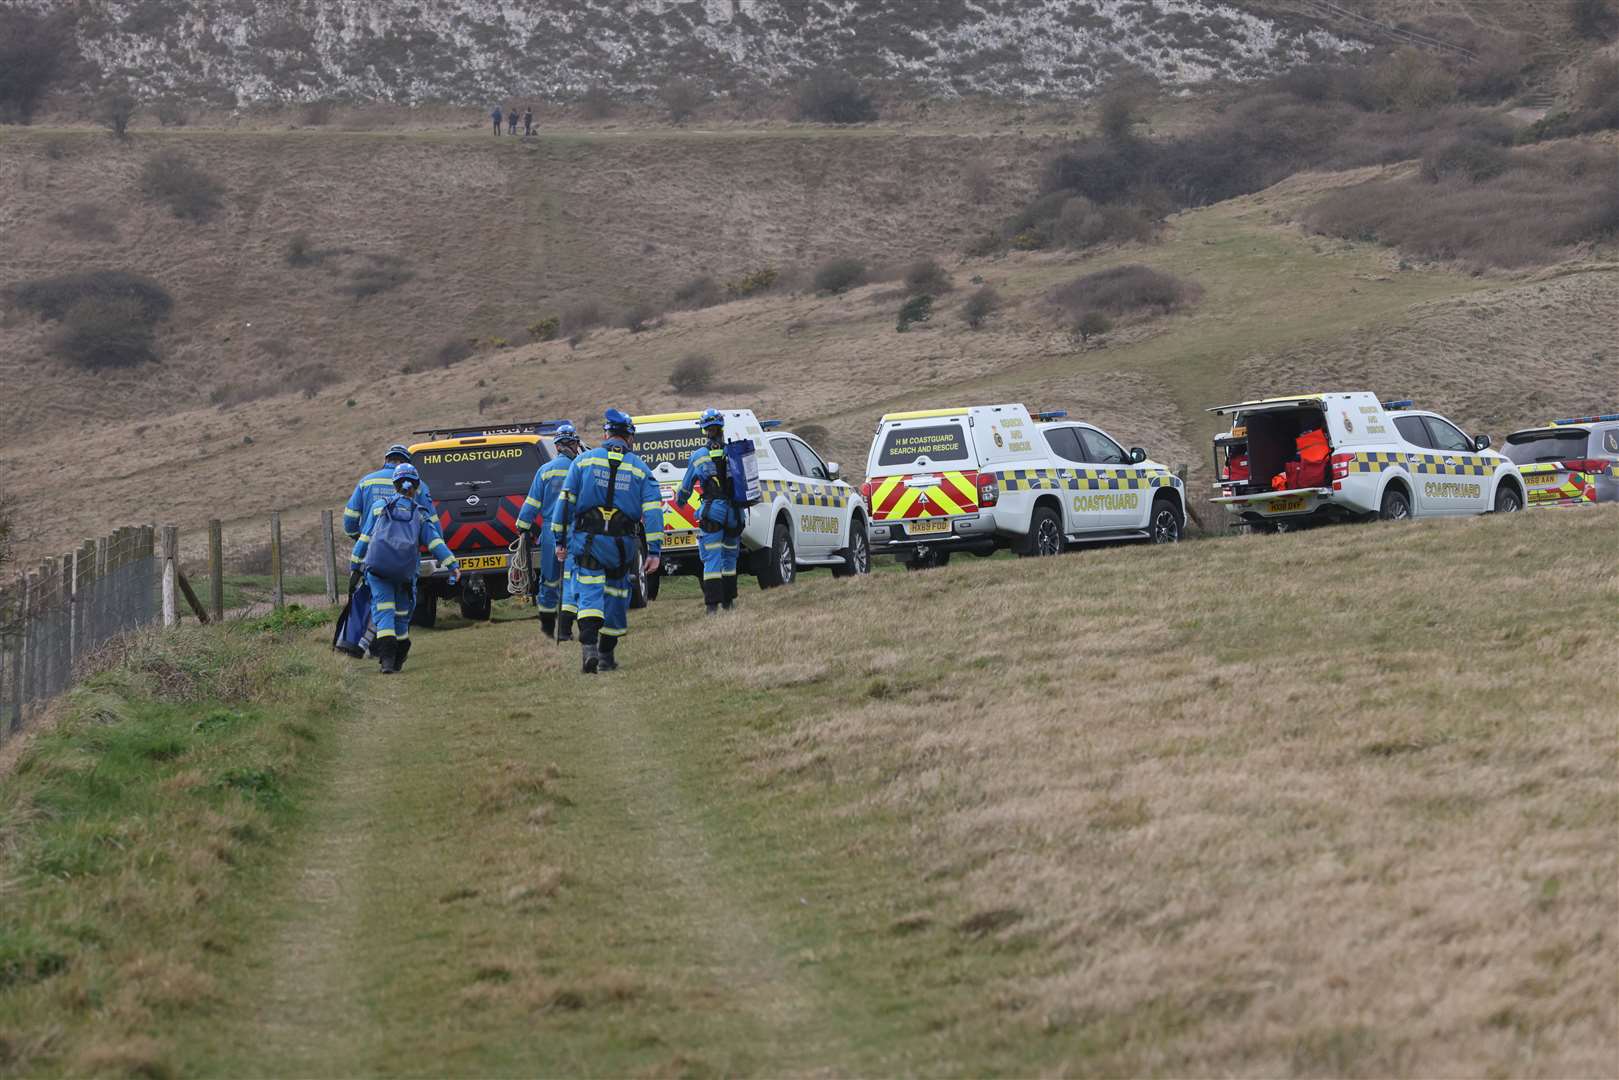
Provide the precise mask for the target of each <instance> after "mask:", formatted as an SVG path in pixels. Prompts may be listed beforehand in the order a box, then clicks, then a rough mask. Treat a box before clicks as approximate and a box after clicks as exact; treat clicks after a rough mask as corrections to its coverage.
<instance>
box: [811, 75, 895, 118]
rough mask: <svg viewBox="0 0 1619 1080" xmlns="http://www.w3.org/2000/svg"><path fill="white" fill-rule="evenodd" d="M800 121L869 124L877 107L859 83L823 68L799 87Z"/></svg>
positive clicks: (874, 115)
mask: <svg viewBox="0 0 1619 1080" xmlns="http://www.w3.org/2000/svg"><path fill="white" fill-rule="evenodd" d="M796 104H797V107H798V118H799V119H800V120H813V121H817V122H819V123H823V124H866V123H870V122H871V121H873V120H876V119H877V105H876V103H875V102H874V101H873V100H872V97H871V95H870V94H869V93H867V92H866V89H865V87H864V86H862V85H861V83H860V80H859V79H856V78H855V77H854V76H853V75H850V74H849V73H848V72H846V71H839V70H837V69H836V68H825V67H824V68H820V69H818V70H816V71H813V72H811V73H810V75H809V77H808V78H806V79H805V80H804V81H803V82H802V83H800V84H799V87H798V94H797V98H796Z"/></svg>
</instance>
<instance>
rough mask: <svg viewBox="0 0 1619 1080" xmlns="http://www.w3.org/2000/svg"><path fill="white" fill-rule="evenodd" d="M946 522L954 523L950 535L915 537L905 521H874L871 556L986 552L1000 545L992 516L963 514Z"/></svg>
mask: <svg viewBox="0 0 1619 1080" xmlns="http://www.w3.org/2000/svg"><path fill="white" fill-rule="evenodd" d="M913 520H914V519H913ZM931 520H933V521H939V520H941V519H939V518H933V519H931ZM942 520H946V521H948V522H949V523H950V531H949V532H947V533H946V532H937V533H916V534H912V533H910V532H908V531H907V530H906V528H905V522H903V521H873V522H871V523H870V535H871V553H872V554H873V555H903V554H906V553H908V552H912V551H916V550H918V549H920V548H928V549H930V550H935V551H960V550H973V549H979V550H982V549H985V548H994V547H995V545H996V539H995V518H994V515H992V514H983V513H979V514H961V515H959V516H956V517H950V518H945V519H942Z"/></svg>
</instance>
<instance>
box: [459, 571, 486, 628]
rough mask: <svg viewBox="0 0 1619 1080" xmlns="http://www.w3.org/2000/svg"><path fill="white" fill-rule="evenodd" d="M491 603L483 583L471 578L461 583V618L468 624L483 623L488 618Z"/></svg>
mask: <svg viewBox="0 0 1619 1080" xmlns="http://www.w3.org/2000/svg"><path fill="white" fill-rule="evenodd" d="M491 607H492V602H491V601H490V599H489V590H488V589H486V588H484V587H483V582H482V581H480V580H479V579H478V578H476V577H471V578H468V579H466V580H465V581H463V582H461V617H462V618H463V619H466V620H468V621H469V622H485V621H487V620H488V618H489V611H490V608H491Z"/></svg>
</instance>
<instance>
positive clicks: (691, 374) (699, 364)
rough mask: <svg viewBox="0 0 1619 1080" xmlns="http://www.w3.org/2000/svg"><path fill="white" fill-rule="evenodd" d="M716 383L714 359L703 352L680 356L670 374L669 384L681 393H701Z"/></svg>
mask: <svg viewBox="0 0 1619 1080" xmlns="http://www.w3.org/2000/svg"><path fill="white" fill-rule="evenodd" d="M713 383H714V360H713V358H712V357H709V356H705V355H704V354H702V353H690V354H688V355H686V356H683V357H681V358H680V360H679V361H678V362H677V363H676V364H675V368H674V371H672V372H670V374H669V385H670V386H672V387H673V388H674V390H675V392H676V393H679V394H699V393H702V392H703V391H704V390H707V389H708V388H709V387H710V386H712V385H713Z"/></svg>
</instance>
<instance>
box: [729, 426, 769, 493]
mask: <svg viewBox="0 0 1619 1080" xmlns="http://www.w3.org/2000/svg"><path fill="white" fill-rule="evenodd" d="M725 466H726V468H725V475H726V478H727V479H728V480H729V481H730V488H731V491H730V500H731V505H733V506H737V507H742V508H746V507H749V506H756V505H757V504H758V503H759V500H760V499H761V498H762V497H763V495H764V492H763V490H762V489H761V488H760V486H759V453H758V451H757V450H755V449H754V446H753V440H752V439H734V440H732V441H731V442H728V443H726V444H725Z"/></svg>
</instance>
